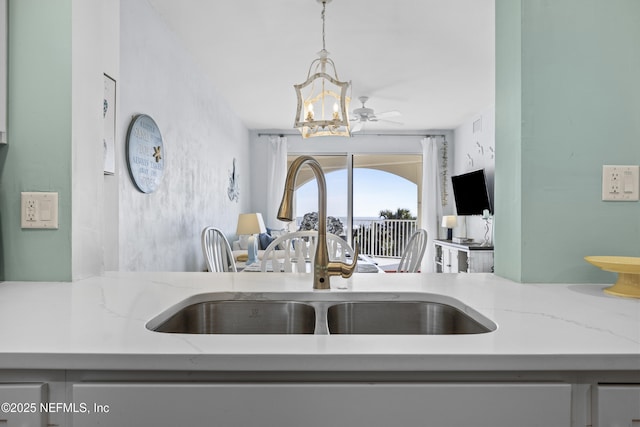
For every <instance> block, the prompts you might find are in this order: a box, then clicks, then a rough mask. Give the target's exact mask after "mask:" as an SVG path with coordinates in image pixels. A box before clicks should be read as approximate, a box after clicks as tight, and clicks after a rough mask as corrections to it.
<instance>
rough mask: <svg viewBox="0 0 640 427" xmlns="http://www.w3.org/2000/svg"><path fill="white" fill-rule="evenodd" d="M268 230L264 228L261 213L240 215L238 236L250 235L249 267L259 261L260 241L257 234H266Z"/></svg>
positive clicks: (248, 247) (248, 248)
mask: <svg viewBox="0 0 640 427" xmlns="http://www.w3.org/2000/svg"><path fill="white" fill-rule="evenodd" d="M266 231H267V229H266V227H265V226H264V221H263V220H262V214H260V213H248V214H240V215H238V229H237V230H236V234H237V235H238V236H240V235H242V234H248V235H249V241H248V246H247V255H248V259H247V265H251V264H253V263H254V262H256V261H258V240H257V239H256V234H259V233H266Z"/></svg>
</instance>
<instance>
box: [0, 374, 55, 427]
mask: <svg viewBox="0 0 640 427" xmlns="http://www.w3.org/2000/svg"><path fill="white" fill-rule="evenodd" d="M46 394H47V386H46V384H41V383H36V384H9V383H0V404H1V405H2V408H1V409H0V426H3V427H45V426H46V425H47V416H46V415H47V412H46V411H43V410H42V408H41V406H40V405H41V404H42V403H46V402H47V398H46Z"/></svg>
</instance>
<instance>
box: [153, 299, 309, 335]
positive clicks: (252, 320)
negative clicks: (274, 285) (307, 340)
mask: <svg viewBox="0 0 640 427" xmlns="http://www.w3.org/2000/svg"><path fill="white" fill-rule="evenodd" d="M315 324H316V319H315V310H314V308H313V306H311V305H308V304H305V303H302V302H297V301H206V302H200V303H196V304H191V305H189V306H187V307H185V308H183V309H181V310H179V311H178V312H177V313H175V314H174V315H173V316H171V317H169V318H168V319H167V320H166V321H165V322H163V323H161V324H160V325H159V326H157V327H156V328H154V329H153V330H154V331H157V332H170V333H179V334H313V333H314V330H315Z"/></svg>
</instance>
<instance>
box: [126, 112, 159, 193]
mask: <svg viewBox="0 0 640 427" xmlns="http://www.w3.org/2000/svg"><path fill="white" fill-rule="evenodd" d="M126 153H127V167H128V168H129V175H130V176H131V180H132V181H133V183H134V184H135V186H136V187H137V189H138V190H140V191H141V192H143V193H153V192H154V191H156V190H157V189H158V186H159V185H160V181H162V175H163V174H164V147H163V145H162V135H161V134H160V129H159V128H158V125H157V124H156V122H154V121H153V119H152V118H151V117H149V116H147V115H146V114H139V115H137V116H135V117H134V118H133V120H131V124H130V125H129V130H128V131H127V145H126Z"/></svg>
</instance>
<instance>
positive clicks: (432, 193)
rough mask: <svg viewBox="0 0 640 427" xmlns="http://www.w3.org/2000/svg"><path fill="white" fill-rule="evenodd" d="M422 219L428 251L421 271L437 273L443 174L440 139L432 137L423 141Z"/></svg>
mask: <svg viewBox="0 0 640 427" xmlns="http://www.w3.org/2000/svg"><path fill="white" fill-rule="evenodd" d="M421 142H422V195H421V196H422V217H421V218H420V220H421V224H422V225H421V227H422V228H424V229H425V230H427V249H426V251H425V254H424V258H423V259H422V266H421V271H423V272H428V273H431V272H435V262H434V258H435V248H434V246H433V240H434V239H437V238H438V232H439V230H440V224H439V221H440V218H442V198H441V194H440V191H441V188H442V185H441V183H442V173H441V166H440V165H441V155H440V144H439V143H438V137H435V136H430V137H427V138H424V139H423V140H422V141H421Z"/></svg>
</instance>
